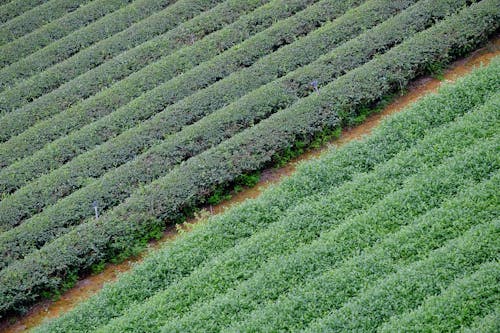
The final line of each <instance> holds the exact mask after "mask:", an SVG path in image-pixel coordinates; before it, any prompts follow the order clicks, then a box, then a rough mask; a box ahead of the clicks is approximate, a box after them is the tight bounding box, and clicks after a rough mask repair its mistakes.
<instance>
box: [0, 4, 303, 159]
mask: <svg viewBox="0 0 500 333" xmlns="http://www.w3.org/2000/svg"><path fill="white" fill-rule="evenodd" d="M310 2H311V1H310V0H302V1H293V2H290V4H289V6H283V0H275V1H272V2H271V3H270V4H268V5H264V6H261V7H259V8H258V9H256V10H255V11H254V12H252V13H250V14H248V15H245V16H243V17H241V18H240V19H238V20H237V21H236V22H234V23H233V24H231V25H229V26H227V27H225V28H223V29H221V30H219V31H217V32H215V33H213V34H210V35H209V36H207V37H206V38H204V39H202V40H201V41H199V42H196V43H195V44H194V45H192V46H190V47H185V48H181V49H180V50H178V51H176V52H174V53H173V54H170V55H167V56H166V57H165V58H163V59H161V60H159V61H158V62H154V63H153V64H150V65H149V66H147V67H146V68H143V69H142V70H139V71H138V72H135V73H133V74H132V75H130V77H128V78H126V79H124V80H122V81H120V82H118V83H117V84H114V85H112V86H111V87H110V88H109V89H104V90H103V91H102V92H99V93H98V94H97V95H95V96H92V97H91V98H89V99H86V100H85V101H83V102H82V103H79V104H76V105H74V106H73V107H72V108H70V109H68V110H66V111H65V113H63V115H62V116H61V115H56V116H55V117H54V118H52V119H51V120H50V121H45V122H41V123H40V124H38V125H36V126H35V127H34V128H33V129H31V130H28V131H27V132H26V133H23V134H21V135H19V136H17V137H14V138H11V139H10V140H9V141H8V142H4V143H3V144H2V145H1V146H0V149H1V151H2V153H1V154H0V156H1V158H0V165H1V166H5V165H8V164H10V163H12V162H13V161H15V160H16V159H19V158H22V157H25V156H28V155H30V154H32V153H34V152H35V151H36V150H37V149H40V148H41V147H43V146H44V145H45V144H47V142H50V141H51V139H54V138H57V137H58V136H60V135H61V134H59V135H58V131H61V130H62V129H64V121H65V119H68V118H70V116H72V117H73V118H75V117H77V116H78V115H80V118H82V119H84V120H83V121H84V124H85V123H88V122H89V117H90V119H94V118H97V117H99V116H101V117H102V116H105V115H107V114H109V113H112V112H113V111H115V110H116V109H118V108H119V107H121V106H124V104H127V103H128V102H130V101H131V100H133V99H134V98H137V97H139V96H140V95H141V94H143V93H145V92H147V91H148V90H151V89H153V88H155V87H156V86H158V85H160V84H162V83H165V81H168V80H170V79H172V78H173V77H175V76H177V75H180V74H181V73H183V72H185V71H189V70H190V69H192V68H193V67H195V66H196V65H198V64H200V63H203V62H204V61H208V60H210V59H212V58H213V57H215V56H216V55H218V54H220V53H222V52H224V51H225V50H227V49H229V48H230V47H232V46H234V45H236V44H239V43H241V42H243V41H244V40H246V39H247V38H249V37H250V36H253V35H254V34H257V33H259V32H261V31H262V30H265V29H266V28H268V27H269V26H271V25H272V24H273V23H274V22H275V19H276V18H286V17H288V16H290V15H292V14H294V13H295V12H296V11H298V10H301V9H303V8H305V7H306V6H307V5H308V4H310ZM240 3H241V1H240ZM244 3H246V2H244ZM250 3H253V1H251V2H250ZM216 8H217V7H216ZM219 8H222V9H223V10H224V5H221V6H220V7H219ZM232 8H233V10H234V11H233V13H237V12H238V11H237V10H236V8H235V7H232ZM215 13H217V11H215ZM217 14H220V13H217ZM273 15H275V16H274V17H273ZM225 16H226V18H228V19H231V15H228V14H226V15H225ZM203 19H207V20H208V21H205V20H203ZM203 19H202V21H201V22H200V21H198V22H193V23H195V26H196V27H195V28H194V29H198V28H197V26H200V25H201V26H202V27H203V26H206V25H207V23H208V24H210V23H212V24H213V27H214V28H216V22H220V21H219V20H218V19H213V18H212V17H211V15H209V14H207V16H205V15H203ZM186 24H189V21H188V22H187V23H186ZM185 28H187V27H186V26H185V25H181V26H179V29H180V30H181V31H182V30H184V29H185ZM205 29H206V28H205ZM208 29H209V30H210V29H212V28H208ZM186 30H187V31H188V33H187V34H186V35H184V37H186V38H188V39H189V37H188V36H189V35H190V33H189V29H186ZM201 30H202V31H203V28H201ZM202 31H201V32H200V33H203V32H202ZM172 32H173V36H172V35H169V34H166V35H165V38H163V37H161V42H158V43H156V40H153V41H152V42H151V43H147V45H146V48H145V49H142V48H136V50H139V51H138V53H136V52H135V51H133V50H132V51H129V52H126V53H125V54H123V55H122V56H119V57H117V58H116V59H115V60H112V61H110V65H109V67H108V66H107V65H103V66H100V67H98V68H96V69H95V70H92V71H90V72H89V73H88V74H85V75H84V76H83V77H82V78H80V79H79V80H74V81H72V82H70V83H68V84H67V86H66V87H62V88H61V89H58V90H57V91H56V92H54V93H50V94H47V95H45V96H46V97H42V98H40V99H38V100H37V101H35V102H34V103H31V104H30V105H27V106H25V107H23V108H22V109H20V110H19V113H17V112H16V113H15V114H16V115H14V114H12V117H11V120H8V119H5V118H7V117H4V119H2V120H0V122H2V121H7V122H10V121H13V122H14V123H16V122H18V121H19V122H20V123H21V124H22V123H23V122H24V120H23V119H27V118H30V117H34V116H35V115H36V114H37V112H38V113H40V112H39V108H42V109H43V110H48V111H49V112H52V111H51V110H53V111H57V110H59V109H60V106H58V105H60V103H59V102H61V101H60V98H61V97H62V98H64V96H72V95H73V93H76V94H78V92H77V91H78V90H79V88H78V87H80V85H79V82H84V83H86V84H87V85H89V86H90V87H92V86H93V84H91V83H90V82H89V81H91V80H94V81H96V82H100V80H99V79H98V78H97V76H99V77H107V74H106V73H107V72H108V69H113V71H114V69H116V70H117V71H121V70H124V68H123V67H124V66H125V67H127V65H131V67H132V69H133V68H136V67H137V66H139V67H140V66H141V65H140V64H141V63H142V62H147V59H148V58H149V55H153V54H156V55H157V56H158V57H161V53H162V52H160V51H161V50H163V49H164V48H168V49H172V50H173V51H175V48H176V47H179V46H182V45H183V44H184V43H185V42H186V41H185V40H181V41H180V43H178V42H173V40H172V39H174V40H175V39H176V37H178V36H181V35H182V34H183V33H182V32H179V31H177V29H174V30H173V31H172ZM176 34H177V36H175V35H176ZM147 50H149V51H150V52H145V53H143V51H147ZM163 53H167V51H164V52H163ZM129 54H130V57H129ZM148 54H149V55H148ZM136 56H137V63H135V62H134V60H133V59H135V58H136ZM153 58H155V57H153ZM145 59H146V60H145ZM152 60H155V59H152ZM101 69H102V70H103V72H101ZM124 71H126V70H124ZM87 78H88V80H87ZM80 80H82V81H80ZM66 88H67V91H66ZM150 94H151V93H150ZM147 96H150V95H146V96H143V97H142V98H147ZM62 110H64V109H62ZM56 113H57V112H56ZM9 116H10V115H9ZM78 121H79V118H76V119H73V122H74V123H73V122H72V123H71V125H72V126H73V127H74V126H77V125H78ZM51 122H56V123H57V126H56V129H57V130H56V129H53V130H50V131H48V133H47V134H46V136H47V137H46V138H45V134H44V130H45V131H47V130H48V129H50V127H49V128H48V129H47V124H48V123H51ZM13 126H14V127H16V126H17V125H13ZM38 128H41V129H42V130H37V129H38ZM66 131H69V129H67V130H66ZM32 132H34V134H33V133H32ZM30 135H35V137H37V140H38V139H41V140H40V142H39V143H38V142H37V140H33V139H32V138H33V137H32V136H30ZM23 138H24V139H25V140H28V141H29V142H30V144H26V142H27V141H25V140H24V139H23ZM14 147H16V148H14ZM16 150H17V151H18V152H16ZM63 159H67V158H63ZM57 160H59V159H57ZM18 164H19V163H18Z"/></svg>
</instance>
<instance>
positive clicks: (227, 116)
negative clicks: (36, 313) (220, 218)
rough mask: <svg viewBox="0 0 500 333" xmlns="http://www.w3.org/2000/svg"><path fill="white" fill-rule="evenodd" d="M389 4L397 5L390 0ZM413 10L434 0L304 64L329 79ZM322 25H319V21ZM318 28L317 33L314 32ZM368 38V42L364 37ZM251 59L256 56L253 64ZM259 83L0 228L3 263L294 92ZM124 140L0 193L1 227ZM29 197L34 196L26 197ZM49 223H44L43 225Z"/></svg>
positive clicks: (364, 57) (363, 57)
mask: <svg viewBox="0 0 500 333" xmlns="http://www.w3.org/2000/svg"><path fill="white" fill-rule="evenodd" d="M380 5H381V6H383V7H384V8H386V10H387V11H388V13H389V12H391V11H392V10H391V9H390V6H387V4H385V5H384V4H382V3H380ZM393 5H395V6H399V4H398V3H397V2H393ZM363 7H365V6H363ZM426 7H427V8H429V12H433V13H434V14H430V13H429V16H426V15H427V13H426V11H425V10H422V9H423V8H426ZM361 8H362V7H360V9H361ZM366 8H370V10H369V11H368V12H367V13H366V14H365V15H370V16H371V17H373V18H375V17H376V15H375V14H374V13H373V11H372V10H373V7H372V6H371V4H370V3H367V6H366ZM448 10H450V8H448ZM360 13H361V11H360V10H354V11H352V12H349V13H348V14H346V15H345V16H347V18H349V20H347V18H346V20H342V19H340V20H338V21H335V22H334V23H338V24H341V23H342V24H347V25H348V26H351V27H352V26H359V27H361V28H362V27H363V24H359V25H358V24H356V23H355V22H350V16H352V17H360V16H361V15H360ZM388 13H386V14H385V15H389V14H388ZM415 13H419V14H418V15H419V19H418V20H421V21H420V24H422V26H421V28H423V27H424V26H425V22H426V21H427V22H432V21H433V20H434V19H435V18H436V17H437V16H439V15H440V14H439V11H438V10H437V7H436V6H430V4H429V1H423V2H421V3H419V4H418V5H417V6H414V7H411V9H410V10H409V11H408V12H403V14H401V15H400V16H397V17H396V18H394V19H390V20H388V21H387V22H385V23H384V24H383V25H381V26H380V27H378V28H376V29H374V30H372V31H369V32H367V33H365V34H363V35H362V36H360V37H359V38H357V39H355V42H354V43H351V42H349V43H346V44H344V45H342V46H340V47H339V51H340V52H336V51H333V53H331V54H329V55H328V56H325V57H322V58H321V59H320V64H315V63H313V64H312V66H311V67H312V69H313V70H314V71H316V72H321V73H323V74H324V76H325V77H326V73H329V74H331V75H330V79H331V80H332V79H334V78H335V77H336V76H338V75H339V73H341V72H343V71H347V70H348V69H349V68H346V67H345V66H346V65H345V64H344V63H342V61H339V63H336V62H332V59H335V60H342V59H345V58H344V56H349V55H351V58H350V59H349V66H352V65H354V64H355V63H357V64H362V63H363V62H366V61H368V60H369V57H370V55H371V54H373V50H376V49H382V48H383V46H384V45H391V44H392V43H393V42H394V40H395V39H396V40H397V39H399V38H402V36H401V32H400V31H398V28H402V29H408V27H409V26H412V25H413V28H415V29H417V27H418V26H419V24H417V23H416V22H411V20H409V18H410V17H413V16H412V14H415ZM434 15H436V16H434ZM382 16H383V15H382ZM361 17H362V16H361ZM342 18H344V17H342ZM394 21H396V22H398V23H402V24H401V25H400V24H393V23H395V22H394ZM386 23H387V24H386ZM326 27H327V26H325V28H326ZM386 29H390V30H391V33H393V34H394V35H392V36H391V35H390V34H388V33H386V34H382V32H384V31H386V32H387V30H386ZM326 31H329V36H330V37H329V38H328V39H329V40H330V41H331V42H332V43H334V42H335V41H336V40H337V38H334V36H335V34H334V33H333V32H337V33H339V34H340V35H342V36H346V35H348V34H347V33H346V31H345V30H344V29H342V28H340V27H339V25H337V24H333V25H331V27H329V28H328V30H326ZM319 35H320V36H321V33H320V34H319ZM375 36H379V37H375ZM384 37H386V38H384ZM322 39H324V37H322ZM384 39H385V40H384ZM368 40H371V41H372V43H373V44H370V43H368V42H367V41H368ZM360 44H361V45H363V48H364V49H365V50H364V51H365V52H360V50H359V49H357V48H350V47H349V46H351V45H355V46H359V45H360ZM290 48H292V50H293V49H298V50H303V49H312V48H307V47H298V46H295V45H294V44H291V45H290ZM283 51H286V50H283ZM300 52H302V51H300ZM353 54H357V55H358V54H359V57H360V58H359V60H357V59H355V58H353V57H352V55H353ZM286 56H287V57H288V58H290V59H300V55H298V54H297V55H293V54H292V55H290V54H288V55H286ZM269 58H273V56H270V57H269ZM327 59H329V60H327ZM299 62H300V61H299ZM325 62H327V63H328V64H329V65H328V66H326V67H325V66H324V67H323V68H322V67H321V66H320V65H321V64H324V63H325ZM274 63H281V64H282V65H284V61H279V59H277V61H272V62H271V64H274ZM258 64H259V62H258V63H257V64H256V65H258ZM263 67H264V69H265V68H266V66H263ZM261 69H262V67H261ZM308 70H309V71H311V69H309V68H308V67H306V68H302V69H301V70H300V71H299V72H298V73H299V76H301V77H304V73H305V72H307V71H308ZM266 72H267V73H269V72H272V70H269V71H268V70H267V69H265V70H264V71H260V70H259V69H257V71H256V72H254V73H248V74H247V73H245V71H243V72H242V73H241V77H238V76H240V75H237V76H235V77H234V80H232V81H233V82H229V85H228V88H229V87H230V86H237V82H242V81H245V77H246V78H248V80H249V81H252V82H258V81H259V77H265V75H266V74H265V73H266ZM270 74H272V73H270ZM294 76H297V75H294V73H292V74H291V75H288V76H285V79H286V80H290V79H291V78H293V77H294ZM307 82H310V81H307ZM306 84H307V83H306ZM499 84H500V83H499ZM494 87H495V85H493V86H491V88H492V89H494ZM265 88H266V86H265V87H263V89H259V90H258V91H257V93H255V94H254V93H251V94H249V95H247V96H245V97H244V98H243V99H242V100H241V101H239V102H236V103H234V104H232V105H230V106H229V107H227V108H225V109H223V110H221V111H220V112H217V113H216V114H214V115H213V116H210V117H207V118H205V119H203V120H201V121H200V122H199V123H197V124H195V125H193V126H190V127H188V128H186V129H184V130H182V131H181V132H180V133H177V134H176V135H173V136H171V137H168V138H167V139H166V140H164V141H163V142H162V143H161V144H160V145H158V146H155V147H154V148H153V149H151V150H150V151H148V152H146V153H144V154H142V155H141V156H140V157H138V158H136V159H135V160H134V161H133V162H131V163H129V164H127V165H125V166H123V167H119V168H117V169H115V170H112V171H111V172H109V173H108V174H106V175H105V176H104V177H103V178H102V179H100V180H98V181H96V182H94V183H92V184H89V185H87V186H86V187H85V188H84V189H82V190H81V191H78V192H77V193H75V194H74V195H72V196H70V197H68V198H65V199H63V200H61V201H59V202H57V203H56V205H54V206H52V207H49V208H47V209H46V210H45V211H43V212H42V213H41V214H38V215H37V216H35V217H33V218H32V219H30V220H28V221H26V222H25V223H24V224H23V225H22V226H20V227H18V228H16V229H14V230H12V231H10V232H7V233H5V234H4V235H2V236H0V244H1V245H0V254H2V256H3V257H4V258H6V259H4V262H5V264H8V263H9V262H11V261H12V260H13V259H17V258H19V257H20V256H24V255H25V254H26V253H28V252H29V251H31V250H33V246H41V245H43V244H44V243H45V242H47V241H49V240H51V239H52V238H53V237H56V236H57V235H60V234H61V233H64V231H65V228H67V227H68V226H70V225H74V224H75V222H76V223H78V222H79V221H80V220H81V219H83V218H84V217H89V216H91V215H92V211H91V210H89V208H88V207H89V205H90V203H91V202H93V200H97V201H99V203H100V204H101V205H102V208H103V209H108V208H109V207H111V206H114V205H116V204H118V203H119V202H120V201H121V200H123V199H125V198H126V197H128V196H129V195H130V194H131V193H132V191H133V190H134V188H136V187H137V186H140V185H144V184H147V183H149V182H151V181H152V180H154V179H156V178H158V177H160V176H163V175H164V174H165V173H167V172H168V171H169V170H170V169H171V168H172V167H173V166H175V164H177V163H179V162H180V161H182V160H186V159H188V158H189V157H191V156H193V155H196V154H198V153H200V152H202V151H203V150H205V149H208V148H210V147H211V146H213V145H215V144H218V143H219V142H220V141H222V140H224V139H225V138H228V137H231V136H232V135H234V134H235V133H236V132H237V131H241V130H243V129H244V128H245V127H246V126H248V125H249V124H251V123H253V122H258V121H259V120H261V119H262V118H264V117H265V116H267V115H268V114H269V112H270V110H276V109H279V108H280V107H281V108H283V107H285V106H286V104H287V102H288V104H290V103H291V101H294V100H296V96H295V95H287V92H286V91H283V90H284V88H283V87H282V88H281V90H282V91H277V90H276V89H272V88H271V89H270V91H271V92H270V93H269V92H267V91H266V90H265ZM218 90H219V91H224V90H225V89H223V88H219V89H218ZM203 100H207V98H203ZM193 109H196V110H199V109H200V107H194V108H193ZM184 112H187V111H184ZM181 114H182V113H181ZM152 124H154V126H155V129H156V132H158V131H160V129H159V128H160V127H161V128H162V129H163V130H165V128H166V127H167V126H166V125H167V124H168V123H165V120H163V121H158V120H157V119H155V118H152ZM144 128H145V129H146V130H145V131H144V133H148V135H150V134H154V133H155V131H152V130H151V126H149V128H148V126H145V127H144ZM165 134H168V133H165ZM145 137H147V136H146V134H142V135H141V136H138V137H137V138H136V137H130V136H125V139H124V140H122V141H121V142H126V143H133V144H137V143H140V142H141V139H142V138H145ZM158 137H161V135H158ZM193 142H195V144H193ZM130 146H132V145H129V144H128V145H127V146H125V147H124V146H121V147H120V146H116V145H114V146H111V148H110V149H107V151H106V152H107V153H106V154H105V155H104V156H103V157H101V158H98V156H96V155H91V156H92V157H90V158H85V160H81V159H80V158H77V159H75V161H74V162H78V161H83V162H85V163H81V162H80V163H78V164H77V165H78V168H71V169H70V168H66V166H65V167H63V168H61V169H60V170H58V171H57V172H55V173H53V174H52V175H51V176H50V177H44V178H42V179H43V180H44V181H43V182H40V181H37V182H35V183H32V184H30V185H29V186H27V187H25V188H23V189H22V190H21V191H19V192H18V193H19V194H24V196H23V197H21V198H19V196H17V195H13V196H11V197H8V198H6V199H4V200H3V201H2V203H0V213H1V214H0V215H1V216H6V217H8V218H7V219H6V220H5V221H2V223H5V225H6V226H5V230H7V229H9V227H10V226H9V225H8V224H7V223H9V222H11V221H13V220H14V217H13V216H15V214H19V213H22V212H25V211H27V212H29V208H28V207H32V206H33V205H36V204H39V203H40V202H41V201H44V202H47V199H44V200H40V196H37V195H34V194H33V193H42V192H43V191H44V190H45V191H48V192H49V193H51V194H52V197H50V198H49V200H54V201H55V200H57V198H54V197H55V195H53V193H56V192H57V193H61V192H64V190H65V189H67V188H68V187H69V188H76V187H79V186H81V184H82V183H81V180H82V179H85V177H86V175H85V174H82V173H81V172H78V171H79V170H96V169H98V168H99V167H100V166H101V165H102V164H104V165H106V163H109V162H111V163H116V160H114V159H111V158H110V157H109V156H110V155H111V154H112V152H116V151H127V152H128V151H131V150H132V149H131V148H130ZM127 147H128V148H127ZM179 147H182V148H179ZM83 156H84V155H82V157H83ZM101 160H102V161H101ZM90 163H91V164H90ZM70 164H73V163H70ZM110 165H113V164H110ZM68 175H71V177H72V178H73V179H74V181H72V180H71V179H68ZM75 181H76V182H75ZM54 184H61V185H58V186H57V187H56V188H54V186H53V185H54ZM31 185H33V186H31ZM16 194H17V193H16ZM37 197H38V199H37V200H33V199H36V198H37ZM46 197H47V196H46ZM23 199H24V200H23ZM82 202H85V203H87V204H86V205H82ZM70 207H71V209H70ZM75 207H76V209H77V210H76V211H72V209H74V208H75ZM49 221H50V222H49ZM54 229H57V231H55V230H54ZM49 230H51V231H50V232H49ZM40 235H43V237H40ZM47 235H50V236H49V237H50V238H47ZM35 244H36V245H35ZM13 249H15V250H13ZM6 253H9V255H6ZM7 258H8V259H7Z"/></svg>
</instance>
